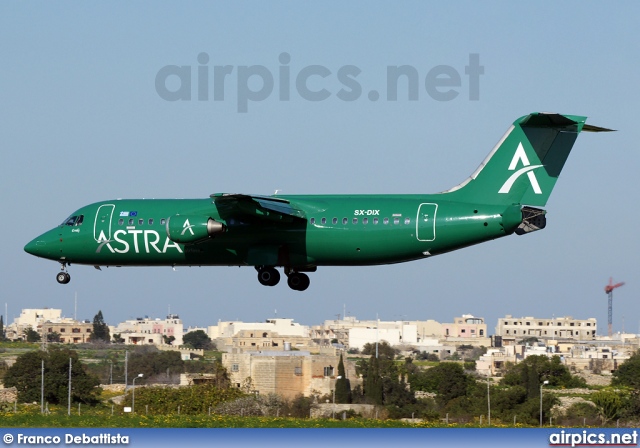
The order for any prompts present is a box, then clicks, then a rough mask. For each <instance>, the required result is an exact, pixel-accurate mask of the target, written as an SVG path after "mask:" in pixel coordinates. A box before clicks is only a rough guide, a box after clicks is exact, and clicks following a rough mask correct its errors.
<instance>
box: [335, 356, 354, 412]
mask: <svg viewBox="0 0 640 448" xmlns="http://www.w3.org/2000/svg"><path fill="white" fill-rule="evenodd" d="M338 376H339V377H340V378H338V380H337V381H336V403H351V383H350V381H349V379H348V378H347V377H346V375H345V370H344V362H343V361H342V355H340V362H339V363H338Z"/></svg>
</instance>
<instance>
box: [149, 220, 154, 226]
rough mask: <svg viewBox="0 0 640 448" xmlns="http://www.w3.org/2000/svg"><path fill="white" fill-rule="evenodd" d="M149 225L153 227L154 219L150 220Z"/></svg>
mask: <svg viewBox="0 0 640 448" xmlns="http://www.w3.org/2000/svg"><path fill="white" fill-rule="evenodd" d="M149 225H150V226H152V225H153V218H149Z"/></svg>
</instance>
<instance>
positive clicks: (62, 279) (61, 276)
mask: <svg viewBox="0 0 640 448" xmlns="http://www.w3.org/2000/svg"><path fill="white" fill-rule="evenodd" d="M60 269H61V270H62V272H58V274H57V275H56V280H57V281H58V283H60V284H61V285H66V284H67V283H69V282H70V281H71V276H70V275H69V273H68V272H67V265H66V264H65V263H61V264H60Z"/></svg>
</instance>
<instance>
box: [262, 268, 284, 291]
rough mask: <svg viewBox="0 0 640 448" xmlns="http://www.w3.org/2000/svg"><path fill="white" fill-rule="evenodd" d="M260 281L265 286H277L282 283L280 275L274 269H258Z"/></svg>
mask: <svg viewBox="0 0 640 448" xmlns="http://www.w3.org/2000/svg"><path fill="white" fill-rule="evenodd" d="M258 281H259V282H260V284H261V285H264V286H276V285H277V284H278V282H279V281H280V273H279V272H278V271H277V270H276V269H275V268H272V267H266V266H262V267H260V268H258Z"/></svg>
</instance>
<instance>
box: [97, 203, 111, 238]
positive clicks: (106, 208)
mask: <svg viewBox="0 0 640 448" xmlns="http://www.w3.org/2000/svg"><path fill="white" fill-rule="evenodd" d="M115 208H116V206H115V205H113V204H104V205H101V206H100V207H98V211H97V212H96V221H95V223H94V224H93V238H94V239H95V240H96V242H98V243H101V242H103V241H110V240H111V218H112V216H113V210H114V209H115Z"/></svg>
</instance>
